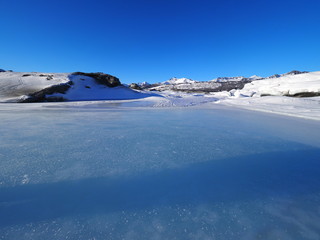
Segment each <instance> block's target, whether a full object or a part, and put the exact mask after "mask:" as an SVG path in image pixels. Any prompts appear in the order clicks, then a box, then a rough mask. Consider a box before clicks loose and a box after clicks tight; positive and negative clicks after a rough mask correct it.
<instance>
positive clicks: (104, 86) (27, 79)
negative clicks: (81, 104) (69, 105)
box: [0, 71, 154, 102]
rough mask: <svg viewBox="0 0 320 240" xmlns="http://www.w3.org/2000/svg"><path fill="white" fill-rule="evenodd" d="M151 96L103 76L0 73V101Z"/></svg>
mask: <svg viewBox="0 0 320 240" xmlns="http://www.w3.org/2000/svg"><path fill="white" fill-rule="evenodd" d="M151 95H154V94H151V93H150V94H148V93H142V92H139V91H134V90H132V89H130V88H128V87H125V86H122V85H121V83H120V81H119V79H117V78H116V77H113V76H111V75H108V74H103V73H93V74H92V73H91V74H86V73H81V72H78V73H72V74H71V73H37V72H6V71H5V72H0V102H45V101H82V100H120V99H136V98H143V97H148V96H151Z"/></svg>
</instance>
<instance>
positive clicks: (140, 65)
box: [0, 0, 320, 83]
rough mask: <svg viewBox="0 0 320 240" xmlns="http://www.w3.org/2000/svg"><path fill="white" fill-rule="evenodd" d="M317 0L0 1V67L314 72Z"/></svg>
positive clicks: (146, 72) (194, 73) (142, 75)
mask: <svg viewBox="0 0 320 240" xmlns="http://www.w3.org/2000/svg"><path fill="white" fill-rule="evenodd" d="M319 12H320V1H319V0H291V1H288V0H211V1H210V0H189V1H188V0H184V1H182V0H85V1H84V0H46V1H44V0H28V1H26V0H0V46H1V50H0V68H2V69H6V70H13V71H17V72H30V71H36V72H74V71H83V72H105V73H109V74H112V75H114V76H117V77H119V78H120V80H121V82H123V83H131V82H143V81H147V82H151V83H152V82H161V81H166V80H168V79H170V78H172V77H178V78H180V77H187V78H191V79H194V80H199V81H207V80H211V79H214V78H217V77H224V76H228V77H231V76H245V77H249V76H251V75H255V74H256V75H259V76H263V77H265V76H269V75H273V74H276V73H278V74H281V73H285V72H289V71H291V70H301V71H320V14H319Z"/></svg>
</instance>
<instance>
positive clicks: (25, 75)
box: [22, 74, 32, 77]
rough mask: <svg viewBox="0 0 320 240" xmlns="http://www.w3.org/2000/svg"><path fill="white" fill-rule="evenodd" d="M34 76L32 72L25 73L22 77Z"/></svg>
mask: <svg viewBox="0 0 320 240" xmlns="http://www.w3.org/2000/svg"><path fill="white" fill-rule="evenodd" d="M29 76H32V75H31V74H23V75H22V77H29Z"/></svg>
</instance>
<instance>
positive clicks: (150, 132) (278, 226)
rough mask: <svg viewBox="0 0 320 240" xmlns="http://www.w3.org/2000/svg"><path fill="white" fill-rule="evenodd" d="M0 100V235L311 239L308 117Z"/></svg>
mask: <svg viewBox="0 0 320 240" xmlns="http://www.w3.org/2000/svg"><path fill="white" fill-rule="evenodd" d="M42 105H43V107H39V106H40V105H37V104H29V105H28V104H20V105H19V104H0V239H6V240H7V239H13V240H17V239H33V240H34V239H41V240H43V239H46V240H51V239H92V240H93V239H95V240H98V239H110V240H112V239H117V240H118V239H131V240H132V239H170V240H171V239H199V240H205V239H211V240H212V239H223V240H226V239H235V240H238V239H244V240H250V239H270V240H274V239H281V240H284V239H297V240H301V239H319V238H320V140H319V134H320V122H319V121H312V120H304V119H296V118H290V117H284V116H277V115H269V114H264V113H257V112H251V111H245V110H237V109H232V108H226V107H220V106H216V107H211V108H163V109H161V108H156V109H152V108H139V107H129V106H128V107H124V106H121V105H120V106H118V105H117V104H108V103H101V104H93V105H85V104H83V105H81V104H80V105H79V106H78V105H72V104H62V103H60V104H42Z"/></svg>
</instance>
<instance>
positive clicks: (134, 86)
mask: <svg viewBox="0 0 320 240" xmlns="http://www.w3.org/2000/svg"><path fill="white" fill-rule="evenodd" d="M129 88H131V89H135V90H141V89H142V88H141V87H140V86H139V85H138V84H136V83H131V84H130V85H129Z"/></svg>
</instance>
